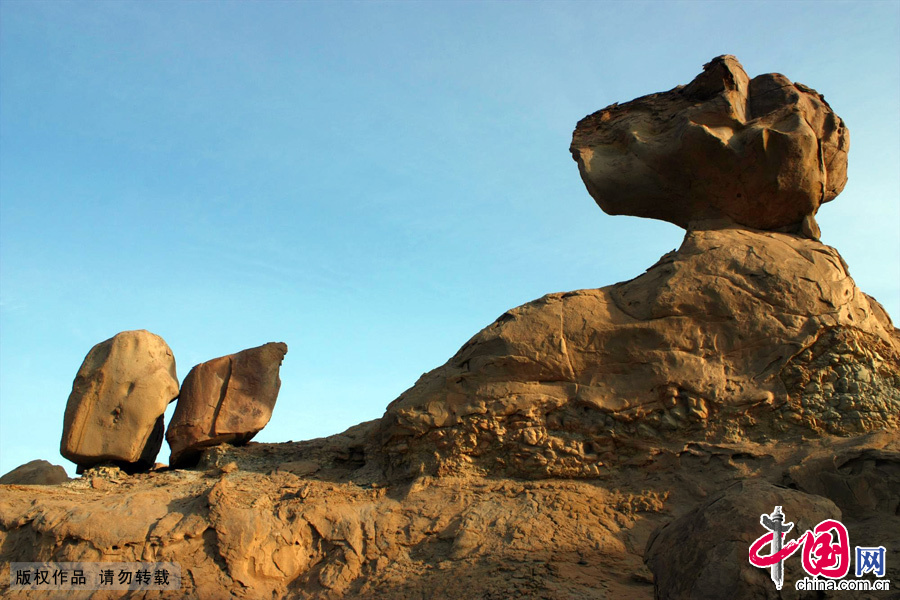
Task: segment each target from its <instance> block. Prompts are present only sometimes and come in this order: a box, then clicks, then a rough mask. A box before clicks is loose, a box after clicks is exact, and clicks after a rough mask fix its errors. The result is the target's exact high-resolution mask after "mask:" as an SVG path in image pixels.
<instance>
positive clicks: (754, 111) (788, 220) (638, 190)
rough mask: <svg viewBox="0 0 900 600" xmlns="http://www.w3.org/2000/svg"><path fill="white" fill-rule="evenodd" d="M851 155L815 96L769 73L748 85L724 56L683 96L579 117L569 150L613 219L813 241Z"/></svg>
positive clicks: (836, 120) (842, 130)
mask: <svg viewBox="0 0 900 600" xmlns="http://www.w3.org/2000/svg"><path fill="white" fill-rule="evenodd" d="M849 146H850V138H849V132H848V131H847V128H846V127H845V126H844V122H843V121H842V120H841V118H840V117H838V116H837V115H836V114H835V113H834V112H833V111H832V110H831V107H830V106H829V105H828V103H827V102H825V99H824V98H823V97H822V95H821V94H819V93H818V92H816V91H815V90H813V89H811V88H808V87H806V86H805V85H802V84H799V83H791V81H790V80H788V79H787V78H786V77H785V76H783V75H780V74H777V73H770V74H766V75H759V76H757V77H754V78H753V79H750V78H749V77H748V76H747V74H746V73H745V72H744V69H743V67H742V66H741V64H740V63H739V62H738V61H737V59H735V58H734V57H733V56H728V55H726V56H720V57H717V58H714V59H713V60H712V61H710V62H709V63H708V64H706V65H704V69H703V72H702V73H701V74H700V75H698V76H697V77H696V78H695V79H694V80H693V81H692V82H691V83H689V84H688V85H686V86H678V87H676V88H675V89H672V90H669V91H668V92H662V93H658V94H650V95H649V96H643V97H641V98H638V99H636V100H632V101H631V102H627V103H625V104H613V105H611V106H608V107H606V108H604V109H603V110H600V111H598V112H596V113H594V114H592V115H589V116H587V117H585V118H584V119H582V120H581V121H579V123H578V125H577V127H576V128H575V133H574V135H573V137H572V145H571V147H570V150H571V152H572V156H573V158H574V159H575V160H576V161H577V162H578V167H579V171H580V172H581V178H582V180H583V181H584V184H585V186H586V187H587V189H588V192H590V194H591V196H592V197H593V198H594V200H595V201H596V202H597V204H598V205H599V206H600V208H602V209H603V210H604V211H606V212H607V213H609V214H612V215H634V216H637V217H648V218H653V219H661V220H663V221H668V222H670V223H674V224H676V225H679V226H681V227H685V228H689V227H696V226H697V224H698V223H700V222H702V221H706V220H716V219H726V220H729V221H731V222H734V223H738V224H741V225H744V226H747V227H751V228H754V229H765V230H782V231H792V232H802V233H804V234H806V235H808V236H809V237H814V238H818V228H817V226H816V224H815V220H814V218H813V217H814V215H815V214H816V211H817V210H818V209H819V206H820V205H821V204H823V203H825V202H828V201H830V200H833V199H834V198H835V197H836V196H837V195H838V194H839V193H840V192H841V190H842V189H843V188H844V185H845V184H846V182H847V151H848V149H849Z"/></svg>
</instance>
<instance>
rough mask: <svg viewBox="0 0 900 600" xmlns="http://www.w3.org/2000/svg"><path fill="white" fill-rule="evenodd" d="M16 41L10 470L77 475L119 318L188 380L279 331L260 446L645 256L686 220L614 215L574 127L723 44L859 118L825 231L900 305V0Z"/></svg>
mask: <svg viewBox="0 0 900 600" xmlns="http://www.w3.org/2000/svg"><path fill="white" fill-rule="evenodd" d="M0 45H2V46H0V474H2V473H5V472H7V471H9V470H10V469H12V468H14V467H16V466H17V465H19V464H21V463H24V462H26V461H28V460H32V459H36V458H43V459H46V460H49V461H51V462H54V463H58V464H63V465H64V466H65V467H66V468H67V470H69V472H70V473H72V472H73V471H74V465H72V464H71V463H69V462H68V461H66V460H65V459H63V458H62V457H61V456H60V455H59V439H60V435H61V432H62V422H63V412H64V409H65V404H66V399H67V397H68V394H69V392H70V390H71V386H72V380H73V378H74V376H75V373H76V371H77V370H78V367H79V366H80V364H81V361H82V360H83V358H84V356H85V354H86V353H87V352H88V350H90V348H91V347H92V346H93V345H94V344H96V343H98V342H100V341H103V340H105V339H107V338H109V337H111V336H112V335H114V334H115V333H117V332H119V331H123V330H128V329H148V330H150V331H152V332H154V333H156V334H158V335H161V336H162V337H163V338H164V339H165V340H166V341H167V342H168V344H169V345H170V346H171V348H172V350H173V351H174V353H175V357H176V360H177V364H178V375H179V378H180V379H181V378H183V377H184V376H185V375H186V374H187V372H188V370H189V369H190V368H191V367H192V366H193V365H195V364H197V363H199V362H202V361H205V360H208V359H211V358H215V357H217V356H222V355H225V354H229V353H232V352H236V351H239V350H242V349H245V348H249V347H253V346H257V345H260V344H263V343H265V342H268V341H283V342H286V343H287V344H288V346H289V349H290V350H289V353H288V355H287V357H286V358H285V361H284V365H283V367H282V370H281V378H282V388H281V394H280V396H279V400H278V404H277V406H276V408H275V413H274V416H273V418H272V421H271V422H270V424H269V425H268V427H267V428H266V429H264V430H263V431H262V432H261V433H260V434H259V435H258V436H257V438H256V439H257V440H258V441H287V440H301V439H309V438H314V437H320V436H325V435H329V434H332V433H337V432H339V431H342V430H343V429H345V428H347V427H349V426H351V425H354V424H356V423H358V422H361V421H364V420H369V419H374V418H377V417H379V416H381V415H382V413H383V411H384V407H385V406H386V405H387V404H388V403H389V402H390V401H391V400H393V399H394V398H395V397H397V396H398V395H399V394H400V393H401V392H402V391H403V390H404V389H406V388H407V387H409V386H411V385H412V384H413V383H414V382H415V380H416V379H417V378H418V377H419V375H421V374H422V373H423V372H425V371H427V370H430V369H432V368H434V367H436V366H438V365H440V364H442V363H443V362H445V361H446V360H447V359H448V358H449V357H450V356H451V355H452V354H453V353H454V352H455V351H456V350H457V349H458V348H459V347H460V346H461V345H462V344H463V343H465V341H466V340H467V339H468V338H469V337H471V336H472V335H474V334H475V333H476V332H477V331H478V330H479V329H481V328H482V327H484V326H486V325H488V324H489V323H490V322H491V321H493V320H494V319H495V318H496V317H497V316H499V315H500V314H501V313H503V312H504V311H505V310H507V309H508V308H511V307H513V306H516V305H519V304H522V303H524V302H527V301H529V300H532V299H534V298H537V297H540V296H542V295H543V294H545V293H549V292H556V291H567V290H573V289H579V288H590V287H600V286H603V285H608V284H612V283H615V282H617V281H622V280H625V279H630V278H632V277H634V276H636V275H638V274H640V273H641V272H643V270H644V269H645V268H646V267H648V266H650V265H651V264H652V263H653V262H655V261H656V260H657V259H658V258H659V257H660V256H661V255H662V254H664V253H665V252H668V251H669V250H672V249H673V248H675V247H677V246H678V245H679V243H680V241H681V237H682V231H681V230H680V229H678V228H677V227H675V226H673V225H669V224H666V223H661V222H655V221H649V220H643V219H637V218H633V217H610V216H607V215H605V214H604V213H603V212H602V211H601V210H600V209H599V208H597V206H596V205H595V204H594V202H593V200H591V198H590V196H588V194H587V192H586V191H585V190H584V187H583V185H582V183H581V181H580V179H579V176H578V169H577V167H576V164H575V162H574V161H572V159H571V157H570V155H569V152H568V145H569V142H570V139H571V134H572V130H573V128H574V126H575V123H576V122H577V121H578V120H579V119H580V118H582V117H583V116H585V115H586V114H589V113H592V112H594V111H596V110H598V109H600V108H603V107H604V106H606V105H608V104H611V103H613V102H616V101H620V102H621V101H627V100H630V99H632V98H634V97H636V96H640V95H644V94H648V93H651V92H657V91H662V90H667V89H670V88H672V87H674V86H676V85H678V84H682V83H687V82H688V81H690V80H691V79H692V78H693V77H694V76H695V75H696V74H697V73H699V72H700V70H701V67H702V65H703V64H704V63H705V62H707V61H708V60H709V59H711V58H713V57H714V56H717V55H720V54H726V53H728V54H734V55H736V56H737V57H738V58H739V59H740V60H741V61H742V63H743V64H744V67H745V68H746V70H747V72H748V73H749V74H750V75H751V76H754V75H757V74H760V73H768V72H773V71H776V72H781V73H784V74H785V75H787V76H788V77H789V78H791V79H792V80H794V81H799V82H802V83H804V84H806V85H809V86H811V87H813V88H816V89H817V90H818V91H820V92H822V93H823V94H824V95H825V97H826V99H827V100H828V101H829V103H830V104H831V106H832V107H833V108H834V109H835V111H836V112H837V113H838V114H839V115H840V116H841V117H843V118H844V120H845V121H846V123H847V125H848V127H849V129H850V133H851V151H850V181H849V183H848V185H847V187H846V189H845V191H844V193H843V194H841V195H840V196H839V197H838V198H837V200H835V201H834V202H832V203H831V204H828V205H825V206H824V207H823V208H822V210H821V212H820V213H819V223H820V225H821V227H822V231H823V241H824V242H825V243H827V244H830V245H833V246H835V247H837V248H838V249H839V250H840V251H841V253H842V254H843V256H844V258H845V259H846V261H847V262H848V263H849V265H850V269H851V274H852V275H853V276H854V278H855V280H856V282H857V283H858V285H859V286H860V287H861V288H862V289H863V290H864V291H866V292H867V293H869V294H870V295H872V296H874V297H876V298H877V299H878V300H880V301H881V302H882V304H883V305H884V306H885V307H886V308H887V310H888V312H889V313H890V314H891V315H892V317H893V318H895V319H897V318H898V317H900V152H898V149H900V3H898V2H896V1H885V2H865V1H861V0H854V1H852V2H818V1H816V2H802V1H792V2H773V3H765V2H662V1H660V2H571V3H570V2H564V1H560V0H556V1H553V2H439V1H429V2H349V1H345V2H328V3H326V2H274V1H271V2H212V1H210V2H162V1H160V2H140V3H139V2H128V1H125V0H115V1H112V2H102V1H91V2H62V1H53V2H42V1H36V0H29V1H17V0H2V2H0ZM173 406H174V405H173ZM169 414H171V407H170V410H169ZM159 460H161V461H162V462H167V460H168V447H167V446H165V445H164V446H163V450H162V452H161V453H160V458H159Z"/></svg>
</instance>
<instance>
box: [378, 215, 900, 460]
mask: <svg viewBox="0 0 900 600" xmlns="http://www.w3.org/2000/svg"><path fill="white" fill-rule="evenodd" d="M898 427H900V340H898V337H897V335H896V333H895V329H894V328H893V325H892V324H891V321H890V319H889V318H888V316H887V314H886V313H885V312H884V310H883V309H882V308H881V306H880V305H879V304H878V303H877V302H875V301H874V300H873V299H871V298H870V297H868V296H866V295H865V294H864V293H862V292H861V291H860V290H859V289H858V288H857V287H856V286H855V284H854V283H853V280H852V279H851V278H850V275H849V273H848V271H847V266H846V265H845V264H844V262H843V260H842V259H841V258H840V255H839V254H838V253H837V251H835V250H834V249H833V248H830V247H828V246H825V245H823V244H821V243H819V242H816V241H813V240H809V239H804V238H801V237H798V236H796V235H791V234H785V233H775V232H762V231H752V230H747V229H740V228H735V227H729V228H725V229H719V230H698V231H690V232H688V234H687V235H686V237H685V240H684V242H683V244H682V246H681V248H680V249H679V250H678V251H677V252H672V253H670V254H667V255H666V256H664V257H663V258H662V259H661V260H660V261H659V262H658V263H657V264H655V265H654V266H653V267H651V268H650V269H648V270H647V272H646V273H644V274H643V275H641V276H639V277H637V278H635V279H633V280H631V281H627V282H624V283H620V284H616V285H614V286H610V287H606V288H602V289H599V290H597V289H595V290H580V291H576V292H569V293H565V294H550V295H548V296H545V297H543V298H541V299H539V300H536V301H534V302H531V303H528V304H526V305H524V306H521V307H519V308H516V309H513V310H511V311H509V312H507V313H505V314H504V315H502V316H501V317H500V318H499V319H497V321H495V322H494V323H493V324H491V325H490V326H488V327H487V328H485V329H484V330H482V331H481V332H480V333H479V334H477V335H476V336H475V337H473V338H472V339H471V340H470V341H469V342H468V343H466V344H465V346H463V347H462V349H460V351H459V352H458V353H457V354H456V355H455V356H454V357H453V358H451V359H450V360H449V361H448V362H447V363H446V364H445V365H443V366H442V367H439V368H437V369H435V370H434V371H432V372H430V373H427V374H425V375H423V376H422V378H421V379H420V380H419V381H418V382H417V383H416V385H415V386H413V387H412V388H411V389H409V390H407V391H406V392H404V393H403V394H402V395H401V396H400V397H399V398H398V399H397V400H395V401H394V402H393V403H391V405H390V406H389V407H388V409H387V412H386V413H385V416H384V418H383V419H382V426H381V436H382V437H381V443H382V444H383V449H384V450H385V451H386V452H387V454H388V455H389V456H390V457H391V460H390V461H389V464H390V468H393V469H398V470H397V474H398V476H408V475H411V474H415V473H418V472H425V473H430V474H437V473H447V472H457V471H459V470H461V469H469V468H475V469H477V470H479V471H481V472H486V471H487V472H493V473H502V474H506V475H510V476H516V477H529V478H531V477H560V476H564V477H594V476H597V475H602V474H603V473H606V472H608V470H609V469H611V468H615V467H616V466H618V465H622V464H627V462H628V461H630V460H634V459H635V458H636V456H637V455H644V454H646V452H647V448H650V447H654V446H657V445H659V444H664V443H672V444H676V445H677V444H683V443H685V442H686V441H729V440H730V441H733V440H740V439H752V440H755V441H759V442H762V441H764V440H766V439H772V438H775V437H783V436H785V435H796V436H806V435H820V434H835V435H852V434H856V433H862V432H866V431H880V430H884V429H888V430H896V429H897V428H898Z"/></svg>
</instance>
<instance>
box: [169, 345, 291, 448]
mask: <svg viewBox="0 0 900 600" xmlns="http://www.w3.org/2000/svg"><path fill="white" fill-rule="evenodd" d="M285 354H287V345H286V344H283V343H281V342H270V343H268V344H265V345H263V346H259V347H257V348H250V349H249V350H243V351H241V352H238V353H236V354H229V355H228V356H222V357H220V358H215V359H213V360H210V361H208V362H205V363H201V364H199V365H197V366H195V367H194V368H193V369H191V371H190V373H188V375H187V377H185V378H184V384H183V385H182V388H181V395H180V397H179V398H178V404H176V406H175V414H174V415H173V416H172V422H171V423H169V428H168V430H167V431H166V441H168V442H169V446H171V448H172V457H171V460H170V464H172V465H179V464H185V463H189V462H191V461H194V460H196V459H197V458H198V456H199V452H200V450H201V449H203V448H205V447H208V446H214V445H216V444H221V443H225V442H229V443H232V444H242V443H246V442H248V441H250V440H251V439H252V438H253V436H255V435H256V434H257V433H259V431H260V430H261V429H262V428H263V427H265V426H266V424H267V423H268V422H269V419H270V418H271V417H272V409H273V408H274V407H275V401H276V400H277V399H278V390H279V389H280V387H281V380H280V379H279V378H278V371H279V369H280V368H281V362H282V361H283V360H284V356H285Z"/></svg>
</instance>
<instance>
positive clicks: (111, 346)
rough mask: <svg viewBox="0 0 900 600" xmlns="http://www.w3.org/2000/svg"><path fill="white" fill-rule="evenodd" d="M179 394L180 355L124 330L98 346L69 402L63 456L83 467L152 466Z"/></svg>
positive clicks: (90, 354)
mask: <svg viewBox="0 0 900 600" xmlns="http://www.w3.org/2000/svg"><path fill="white" fill-rule="evenodd" d="M177 396H178V376H177V374H176V372H175V357H174V355H173V354H172V350H171V349H170V348H169V346H168V345H167V344H166V342H165V341H164V340H163V339H162V338H161V337H159V336H158V335H155V334H153V333H150V332H149V331H144V330H138V331H123V332H122V333H118V334H116V335H115V336H114V337H112V338H110V339H108V340H106V341H104V342H101V343H99V344H97V345H96V346H94V347H93V348H92V349H91V351H90V352H88V354H87V356H86V357H85V359H84V362H83V363H82V365H81V368H80V369H79V370H78V374H77V375H76V376H75V381H74V383H73V384H72V393H71V394H70V395H69V400H68V402H67V404H66V413H65V420H64V423H63V434H62V441H61V443H60V453H61V454H62V455H63V456H64V457H66V458H67V459H69V460H71V461H72V462H74V463H75V464H77V465H78V467H79V469H84V468H85V467H88V466H91V465H95V464H98V463H102V462H116V463H123V464H131V465H132V466H133V467H134V468H143V467H149V466H152V465H153V463H154V459H155V458H156V455H157V454H158V453H159V449H160V447H161V446H162V438H163V431H164V427H163V413H164V412H165V410H166V406H168V404H169V402H171V401H172V400H174V399H175V398H176V397H177Z"/></svg>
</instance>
